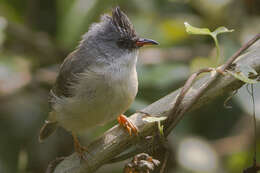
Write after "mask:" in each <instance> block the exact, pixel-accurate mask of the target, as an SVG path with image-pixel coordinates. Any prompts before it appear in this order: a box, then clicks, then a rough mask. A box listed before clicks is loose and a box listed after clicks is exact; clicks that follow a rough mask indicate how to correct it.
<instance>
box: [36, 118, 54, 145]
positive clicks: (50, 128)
mask: <svg viewBox="0 0 260 173" xmlns="http://www.w3.org/2000/svg"><path fill="white" fill-rule="evenodd" d="M56 129H57V122H50V121H45V123H44V125H43V126H42V128H41V130H40V134H39V139H38V140H39V142H42V141H43V140H44V139H46V138H47V137H49V136H50V135H51V134H52V133H53V132H55V130H56Z"/></svg>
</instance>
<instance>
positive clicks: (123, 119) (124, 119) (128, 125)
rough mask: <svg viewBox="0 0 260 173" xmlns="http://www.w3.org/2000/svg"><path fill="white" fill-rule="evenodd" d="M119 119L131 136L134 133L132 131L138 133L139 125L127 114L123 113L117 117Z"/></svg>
mask: <svg viewBox="0 0 260 173" xmlns="http://www.w3.org/2000/svg"><path fill="white" fill-rule="evenodd" d="M117 121H118V123H119V124H120V125H121V126H122V127H124V128H125V129H126V130H127V131H128V133H129V135H130V136H131V135H132V133H134V134H135V135H138V129H137V127H136V126H135V125H134V124H133V123H132V122H131V120H130V119H128V118H127V117H126V116H125V115H123V114H121V115H119V116H118V117H117Z"/></svg>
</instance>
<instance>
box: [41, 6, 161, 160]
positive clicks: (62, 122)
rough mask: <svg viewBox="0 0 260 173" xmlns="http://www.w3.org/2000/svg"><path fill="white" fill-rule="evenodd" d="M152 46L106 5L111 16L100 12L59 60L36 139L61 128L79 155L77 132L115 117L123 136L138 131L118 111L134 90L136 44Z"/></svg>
mask: <svg viewBox="0 0 260 173" xmlns="http://www.w3.org/2000/svg"><path fill="white" fill-rule="evenodd" d="M158 44H159V43H158V42H156V41H154V40H151V39H145V38H141V37H139V36H138V35H137V33H136V31H135V29H134V27H133V24H132V23H131V21H130V20H129V18H128V17H127V15H126V14H125V13H124V12H123V11H122V10H121V9H120V8H119V7H115V8H114V9H112V15H108V14H104V15H102V16H101V19H100V22H99V23H94V24H92V25H91V26H90V28H89V30H88V31H87V32H86V33H85V34H84V35H83V36H82V40H81V41H80V42H79V45H78V46H77V48H76V49H75V50H74V51H73V52H72V53H70V54H69V55H68V56H67V57H66V58H65V59H64V61H63V63H62V64H61V66H60V68H59V72H58V75H57V78H56V82H55V84H54V86H53V87H52V89H51V90H50V94H49V103H50V109H51V110H50V112H49V115H48V118H47V119H46V120H45V122H44V124H43V126H42V127H41V129H40V133H39V141H40V142H42V141H43V140H45V139H46V138H47V137H48V136H50V135H51V134H52V133H53V132H54V131H55V130H56V129H57V127H58V126H61V127H63V128H64V129H66V130H67V131H69V132H71V134H72V136H73V141H74V149H75V151H76V152H77V153H78V154H79V156H80V157H81V158H84V152H85V151H87V148H86V147H84V146H82V145H81V144H80V142H79V139H78V135H79V134H80V133H82V132H86V131H87V130H88V129H90V128H92V127H96V126H99V125H104V124H105V123H107V122H109V121H112V120H113V119H116V117H117V120H118V122H119V124H120V125H121V126H123V127H124V128H125V129H126V130H127V132H128V133H129V135H132V134H133V133H134V134H136V135H138V128H137V127H136V126H135V125H134V124H133V123H132V122H131V120H129V119H128V118H127V117H126V116H125V115H123V113H124V112H125V111H126V110H127V109H128V108H129V107H130V105H131V103H132V102H133V101H134V99H135V97H136V94H137V91H138V78H137V72H136V63H137V58H138V52H139V48H141V47H143V46H145V45H158Z"/></svg>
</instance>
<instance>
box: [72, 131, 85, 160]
mask: <svg viewBox="0 0 260 173" xmlns="http://www.w3.org/2000/svg"><path fill="white" fill-rule="evenodd" d="M72 137H73V142H74V149H75V151H76V152H77V154H78V155H79V157H80V159H82V160H87V158H86V155H85V152H87V148H86V147H84V146H82V145H81V144H80V142H79V140H78V137H77V136H76V134H75V133H72Z"/></svg>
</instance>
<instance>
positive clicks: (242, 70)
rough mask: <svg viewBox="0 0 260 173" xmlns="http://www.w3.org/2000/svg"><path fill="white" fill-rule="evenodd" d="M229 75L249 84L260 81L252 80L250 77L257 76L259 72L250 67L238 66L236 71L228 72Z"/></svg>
mask: <svg viewBox="0 0 260 173" xmlns="http://www.w3.org/2000/svg"><path fill="white" fill-rule="evenodd" d="M226 71H227V72H228V73H229V74H231V75H232V76H234V77H235V78H237V79H239V80H241V81H243V82H245V83H249V84H253V83H257V82H258V81H257V80H255V79H250V78H249V75H250V74H253V75H257V72H256V71H255V69H253V68H252V67H250V66H248V65H237V67H236V69H235V70H234V71H231V70H226Z"/></svg>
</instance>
